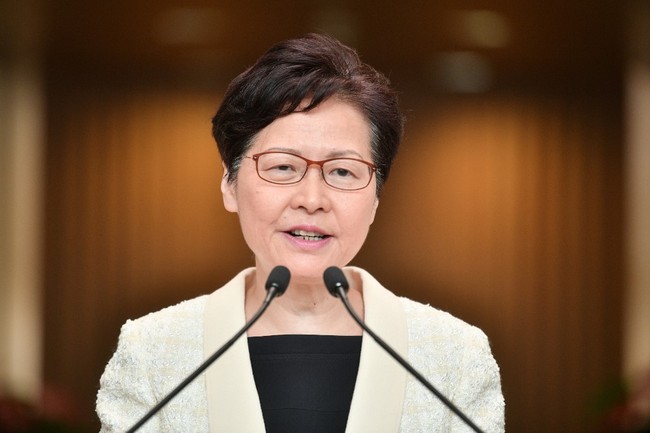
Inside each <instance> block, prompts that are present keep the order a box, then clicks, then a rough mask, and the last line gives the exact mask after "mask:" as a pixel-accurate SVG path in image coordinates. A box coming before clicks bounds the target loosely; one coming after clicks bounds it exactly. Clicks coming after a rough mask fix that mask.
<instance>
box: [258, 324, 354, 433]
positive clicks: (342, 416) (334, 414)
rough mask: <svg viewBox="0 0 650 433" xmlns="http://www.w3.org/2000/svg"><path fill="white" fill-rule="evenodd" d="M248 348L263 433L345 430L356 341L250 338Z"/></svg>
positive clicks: (311, 337)
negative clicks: (263, 428)
mask: <svg viewBox="0 0 650 433" xmlns="http://www.w3.org/2000/svg"><path fill="white" fill-rule="evenodd" d="M248 348H249V351H250V356H251V364H252V366H253V376H254V377H255V385H256V386H257V393H258V395H259V397H260V403H261V406H262V414H263V416H264V424H265V425H266V432H267V433H278V432H279V433H293V432H299V433H304V432H310V433H334V432H337V433H339V432H341V433H342V432H344V431H345V425H346V423H347V419H348V414H349V412H350V403H351V402H352V393H353V391H354V383H355V381H356V377H357V370H358V369H359V357H360V355H361V337H360V336H358V337H357V336H335V335H273V336H266V337H249V338H248Z"/></svg>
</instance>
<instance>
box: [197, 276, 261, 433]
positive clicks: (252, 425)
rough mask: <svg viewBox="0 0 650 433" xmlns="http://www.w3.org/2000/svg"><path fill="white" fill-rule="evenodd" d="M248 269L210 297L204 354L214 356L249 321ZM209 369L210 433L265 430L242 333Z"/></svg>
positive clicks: (205, 325)
mask: <svg viewBox="0 0 650 433" xmlns="http://www.w3.org/2000/svg"><path fill="white" fill-rule="evenodd" d="M250 272H251V269H246V270H244V271H242V272H241V273H239V274H238V275H237V276H236V277H235V278H233V279H232V280H231V281H230V282H229V283H228V284H226V285H225V286H223V287H222V288H220V289H219V290H217V291H215V292H213V293H212V294H210V295H209V296H208V300H207V302H206V306H205V313H204V314H205V319H204V342H203V352H204V357H205V358H207V357H209V356H211V355H212V354H213V353H214V352H215V351H216V350H217V349H218V348H219V347H221V346H222V345H223V344H224V343H225V342H226V341H228V340H229V339H230V338H232V336H233V335H234V334H235V333H236V332H237V331H238V330H239V329H240V328H241V327H242V326H244V323H245V322H246V317H245V313H244V287H245V277H246V275H247V274H248V273H250ZM215 364H218V365H212V366H211V367H210V368H208V370H207V371H206V376H205V382H206V393H207V399H208V414H209V419H210V432H211V433H222V432H225V433H229V432H235V431H236V432H251V433H259V432H263V431H264V418H263V416H262V408H261V406H260V403H259V397H258V395H257V388H256V387H255V379H254V377H253V370H252V367H251V363H250V355H249V352H248V343H247V341H246V336H245V335H243V336H242V337H241V338H240V339H239V340H237V342H236V343H235V344H234V345H233V346H232V347H231V348H230V349H229V350H228V351H227V352H226V353H224V354H223V355H222V356H221V358H219V359H218V360H216V361H215Z"/></svg>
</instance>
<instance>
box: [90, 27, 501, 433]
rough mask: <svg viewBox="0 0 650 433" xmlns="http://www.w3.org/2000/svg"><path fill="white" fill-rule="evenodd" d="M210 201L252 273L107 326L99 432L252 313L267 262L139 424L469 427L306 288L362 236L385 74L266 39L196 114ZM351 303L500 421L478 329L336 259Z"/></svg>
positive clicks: (371, 198) (258, 428) (457, 393)
mask: <svg viewBox="0 0 650 433" xmlns="http://www.w3.org/2000/svg"><path fill="white" fill-rule="evenodd" d="M213 134H214V137H215V139H216V141H217V144H218V146H219V151H220V153H221V157H222V160H223V165H224V170H225V175H224V177H223V180H222V183H221V189H222V193H223V201H224V205H225V208H226V209H227V210H228V211H230V212H236V213H237V214H238V216H239V221H240V224H241V228H242V232H243V234H244V238H245V240H246V242H247V244H248V246H249V247H250V249H251V250H252V252H253V253H254V256H255V266H254V267H253V268H250V269H246V270H244V271H242V272H241V273H240V274H239V275H237V276H236V277H235V278H234V279H233V280H232V281H230V282H229V283H228V284H226V285H225V286H224V287H222V288H221V289H219V290H217V291H215V292H214V293H212V294H210V295H206V296H201V297H199V298H196V299H192V300H190V301H186V302H183V303H181V304H179V305H176V306H173V307H169V308H167V309H164V310H161V311H159V312H156V313H153V314H150V315H148V316H145V317H143V318H140V319H138V320H135V321H128V322H127V323H126V324H125V325H124V326H123V328H122V331H121V334H120V339H119V344H118V348H117V351H116V353H115V354H114V356H113V358H112V359H111V361H110V362H109V364H108V366H107V367H106V371H105V372H104V374H103V376H102V379H101V389H100V391H99V393H98V397H97V412H98V414H99V417H100V419H101V421H102V431H103V432H114V431H115V432H118V431H124V430H126V429H127V428H129V427H130V426H131V425H133V424H134V423H135V422H136V421H137V420H138V419H139V418H140V417H141V416H142V415H143V414H144V413H145V412H147V410H148V409H149V408H150V407H152V406H154V405H155V404H156V403H157V401H159V400H160V399H161V398H162V397H164V396H165V395H166V394H167V393H168V392H169V391H170V390H171V389H172V388H173V387H174V386H176V385H177V384H178V383H179V382H180V381H181V380H182V379H183V378H185V377H186V376H187V375H188V374H189V373H190V372H191V371H192V370H193V369H194V368H196V366H198V365H199V364H201V362H202V361H203V360H204V359H205V358H206V357H208V356H209V355H210V354H212V353H213V352H214V351H215V350H216V349H217V348H218V347H220V346H221V345H222V344H223V343H224V342H225V341H227V340H228V339H229V338H230V337H231V336H232V335H233V334H234V333H235V332H236V331H237V330H238V329H240V328H241V327H242V326H243V324H244V323H245V321H246V320H247V319H249V318H250V317H251V316H252V315H253V314H254V313H255V311H256V310H257V309H258V308H259V306H260V305H261V303H262V300H263V299H264V297H265V295H266V290H265V288H264V284H265V280H266V278H267V276H268V275H269V273H270V272H271V269H273V267H275V266H276V265H285V266H287V267H288V268H289V269H290V271H291V282H290V285H289V287H288V289H287V291H286V293H285V294H284V295H283V296H282V297H279V298H277V299H275V300H274V301H273V303H272V304H271V306H270V307H269V308H268V310H267V311H266V313H265V314H264V315H263V316H262V317H261V318H260V320H259V321H258V322H257V323H256V324H255V325H254V326H253V327H252V328H251V329H250V330H249V332H248V336H247V337H248V338H246V339H244V338H242V339H240V340H238V341H237V343H235V345H234V346H233V347H232V348H231V349H230V350H229V351H228V352H227V353H226V354H225V355H224V356H223V357H221V358H220V359H219V360H218V361H217V362H216V363H215V364H214V365H212V367H210V368H209V369H208V370H207V371H206V373H205V374H204V375H202V376H200V377H199V378H198V379H197V380H195V381H194V382H193V383H192V384H191V385H189V387H188V388H186V389H185V390H184V391H183V392H182V393H181V394H179V395H178V396H177V397H176V398H175V399H173V400H172V401H171V402H170V404H169V405H168V406H166V407H165V408H164V409H163V410H162V411H161V412H160V413H159V414H158V415H157V416H155V417H154V418H152V419H151V420H150V421H149V422H148V423H147V424H145V425H144V426H143V428H142V430H141V431H151V432H189V431H191V432H208V431H210V432H263V431H267V432H344V431H345V432H373V433H375V432H398V431H400V432H433V431H468V429H467V427H466V426H465V425H464V424H463V422H462V421H461V420H460V419H459V418H458V417H456V416H455V415H454V414H453V413H452V412H450V411H449V410H448V409H447V408H446V407H445V406H443V405H442V404H441V403H440V402H439V401H438V400H437V399H436V398H434V397H433V396H432V395H430V393H429V392H428V391H427V390H426V389H425V388H424V387H422V386H421V385H420V384H419V383H418V382H416V381H415V379H414V378H413V377H411V376H410V375H408V374H407V373H406V372H405V371H404V369H403V368H402V367H401V366H400V365H399V364H397V363H396V362H395V361H394V360H393V359H392V358H390V357H389V356H388V355H387V354H386V353H385V352H383V350H382V349H381V348H380V347H379V346H377V345H376V343H374V341H372V340H370V339H368V338H367V337H366V336H363V335H362V331H361V329H360V328H359V327H358V326H357V325H356V324H355V322H354V321H353V320H352V319H351V318H350V317H349V315H348V313H347V312H346V310H345V309H344V308H343V306H342V305H341V303H340V300H338V299H336V298H334V297H332V296H331V295H330V294H329V293H328V291H327V290H326V289H325V287H324V284H323V271H324V270H325V269H326V268H327V267H329V266H339V267H344V266H346V265H347V264H348V263H349V262H350V261H351V260H352V259H353V258H354V256H355V255H356V254H357V252H358V251H359V249H360V248H361V246H362V245H363V242H364V241H365V239H366V236H367V234H368V230H369V227H370V225H371V224H372V222H373V219H374V217H375V212H376V210H377V206H378V203H379V201H378V200H379V193H380V191H381V187H382V185H383V183H384V181H385V180H386V178H387V176H388V173H389V170H390V166H391V163H392V161H393V158H394V157H395V154H396V152H397V147H398V145H399V141H400V139H401V134H402V116H401V114H400V111H399V108H398V103H397V97H396V95H395V93H394V91H393V90H392V89H391V88H390V87H389V83H388V80H387V79H386V78H385V77H384V76H383V75H381V74H379V73H378V72H376V71H375V70H374V69H372V68H371V67H369V66H367V65H365V64H363V63H361V62H360V60H359V58H358V56H357V55H356V53H355V52H354V51H353V50H351V49H350V48H348V47H346V46H344V45H342V44H341V43H340V42H338V41H336V40H334V39H332V38H330V37H327V36H322V35H314V34H312V35H307V36H305V37H303V38H300V39H295V40H289V41H286V42H283V43H280V44H277V45H275V46H273V47H272V48H271V49H270V50H269V51H268V52H267V53H265V54H264V55H263V56H262V57H261V58H260V59H259V60H258V61H257V63H256V64H255V65H253V66H252V67H251V68H250V69H248V70H247V71H245V72H244V73H242V74H241V75H239V76H238V77H237V78H236V79H235V80H234V81H233V82H232V83H231V85H230V86H229V88H228V90H227V92H226V95H225V96H224V100H223V102H222V104H221V107H220V108H219V110H218V112H217V114H216V116H215V118H214V119H213ZM344 272H345V274H346V276H347V279H348V280H349V282H350V291H349V295H348V296H349V298H350V302H351V303H352V306H353V307H354V309H355V310H356V311H357V312H358V313H359V314H360V315H361V316H362V317H363V318H364V320H365V321H366V322H367V323H368V325H369V326H370V327H371V328H372V329H373V330H374V331H375V332H376V333H377V334H378V335H380V336H382V337H383V338H384V339H385V340H386V341H387V342H388V344H390V345H391V346H392V347H394V348H395V349H396V350H397V351H398V352H400V353H402V354H403V355H404V356H406V357H407V358H408V360H409V362H410V363H411V364H412V365H413V366H414V367H415V368H416V369H417V370H418V371H420V372H421V373H422V374H423V375H424V376H425V377H427V378H429V380H430V381H431V382H432V383H433V384H434V385H435V386H436V387H437V388H438V389H439V390H440V391H441V392H442V393H443V394H445V395H446V396H447V397H449V398H450V399H451V400H452V401H453V402H454V403H455V404H456V405H457V406H458V407H460V408H461V409H462V410H463V411H464V412H465V413H466V414H467V415H468V416H469V417H470V418H471V419H472V420H473V421H474V422H475V423H476V424H477V425H479V426H480V427H481V428H483V429H484V430H485V431H488V432H500V431H503V429H504V421H503V411H504V403H503V397H502V395H501V388H500V378H499V371H498V367H497V364H496V362H495V361H494V358H493V357H492V355H491V352H490V347H489V344H488V341H487V338H486V337H485V335H484V334H483V333H482V332H481V331H480V330H478V329H477V328H474V327H472V326H470V325H467V324H465V323H463V322H461V321H460V320H458V319H455V318H453V317H452V316H450V315H449V314H447V313H444V312H441V311H438V310H436V309H434V308H431V307H429V306H425V305H422V304H419V303H416V302H414V301H411V300H408V299H405V298H399V297H397V296H395V295H394V294H392V293H391V292H389V291H388V290H387V289H385V288H383V287H382V286H381V285H380V284H379V283H378V282H377V281H376V280H375V279H374V278H373V277H372V276H371V275H370V274H369V273H367V272H366V271H364V270H362V269H359V268H353V267H346V268H344Z"/></svg>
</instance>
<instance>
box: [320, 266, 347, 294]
mask: <svg viewBox="0 0 650 433" xmlns="http://www.w3.org/2000/svg"><path fill="white" fill-rule="evenodd" d="M323 280H324V281H325V287H327V290H328V291H329V292H330V294H331V295H332V296H334V297H335V298H337V297H338V296H339V288H343V290H344V291H345V292H346V293H347V291H348V289H349V288H350V285H349V284H348V279H347V278H345V274H344V273H343V271H342V270H341V269H340V268H337V267H336V266H330V267H329V268H327V269H325V272H323Z"/></svg>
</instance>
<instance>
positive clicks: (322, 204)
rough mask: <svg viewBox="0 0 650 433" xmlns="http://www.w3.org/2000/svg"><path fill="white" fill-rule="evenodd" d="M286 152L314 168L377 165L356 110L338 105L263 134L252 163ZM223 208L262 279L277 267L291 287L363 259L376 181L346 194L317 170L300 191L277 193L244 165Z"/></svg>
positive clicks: (225, 186)
mask: <svg viewBox="0 0 650 433" xmlns="http://www.w3.org/2000/svg"><path fill="white" fill-rule="evenodd" d="M273 150H276V151H283V152H291V153H295V154H297V155H301V156H303V157H305V158H307V159H310V160H316V161H318V160H324V159H328V158H333V157H351V158H360V159H363V160H365V161H372V159H371V153H370V127H369V125H368V122H367V121H366V119H365V117H364V116H363V114H362V113H361V112H360V111H359V110H358V109H357V108H355V107H354V106H352V105H350V104H348V103H345V102H342V101H340V100H338V99H335V98H331V99H328V100H326V101H325V102H323V103H321V104H320V105H319V106H317V107H316V108H314V109H313V110H311V111H309V112H294V113H292V114H289V115H288V116H285V117H281V118H279V119H277V120H275V121H274V122H273V123H271V124H270V125H268V126H267V127H266V128H264V129H262V130H261V131H260V132H259V134H258V135H257V136H256V138H255V139H254V142H253V144H252V146H251V149H250V150H249V151H248V152H247V154H246V156H248V157H250V156H251V155H253V154H256V153H260V152H266V151H273ZM221 189H222V192H223V199H224V205H225V207H226V209H227V210H228V211H230V212H237V214H238V215H239V221H240V224H241V228H242V232H243V234H244V238H245V239H246V243H247V244H248V246H249V248H250V249H251V250H252V251H253V253H254V254H255V261H256V266H257V268H258V270H259V271H260V272H262V274H263V275H266V274H268V272H270V270H271V269H272V268H273V267H274V266H276V265H285V266H287V267H288V268H289V270H290V271H291V278H292V281H294V282H298V281H301V280H302V281H309V280H314V279H318V280H319V281H320V280H321V279H322V275H323V271H324V270H325V269H326V268H327V267H329V266H344V265H346V264H348V263H349V262H350V261H351V260H352V258H353V257H354V256H355V255H356V254H357V252H358V251H359V249H360V248H361V246H362V245H363V242H364V241H365V239H366V236H367V234H368V230H369V228H370V224H371V223H372V222H373V220H374V217H375V211H376V209H377V205H378V199H377V196H376V195H375V191H376V179H375V177H374V176H373V178H372V181H371V182H370V185H368V186H367V187H366V188H364V189H361V190H357V191H340V190H336V189H333V188H331V187H329V186H328V185H327V184H326V183H325V182H324V181H323V179H322V177H321V173H320V168H319V167H317V166H315V165H314V166H311V167H310V168H309V169H308V170H307V173H306V174H305V177H304V178H303V179H302V180H301V181H300V182H299V183H297V184H293V185H275V184H272V183H269V182H266V181H264V180H262V179H260V177H259V176H258V175H257V173H256V170H255V161H253V160H252V159H250V158H244V159H243V160H242V164H241V167H240V169H239V172H238V175H237V180H236V181H234V182H230V183H229V182H227V180H226V178H224V180H223V181H222V185H221Z"/></svg>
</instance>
